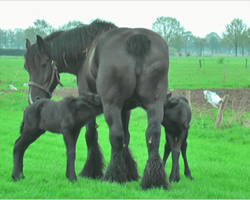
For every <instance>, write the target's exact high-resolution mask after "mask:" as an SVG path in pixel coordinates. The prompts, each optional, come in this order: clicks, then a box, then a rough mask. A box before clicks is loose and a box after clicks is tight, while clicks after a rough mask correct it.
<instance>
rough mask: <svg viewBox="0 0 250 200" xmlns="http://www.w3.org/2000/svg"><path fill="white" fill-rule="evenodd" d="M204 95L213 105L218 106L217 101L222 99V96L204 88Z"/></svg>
mask: <svg viewBox="0 0 250 200" xmlns="http://www.w3.org/2000/svg"><path fill="white" fill-rule="evenodd" d="M203 93H204V97H205V99H206V100H207V101H208V102H209V103H211V104H212V105H213V107H215V108H218V106H219V103H220V102H221V101H222V98H220V97H219V96H218V95H217V94H216V93H215V92H211V91H208V90H204V91H203Z"/></svg>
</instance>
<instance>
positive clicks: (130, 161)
mask: <svg viewBox="0 0 250 200" xmlns="http://www.w3.org/2000/svg"><path fill="white" fill-rule="evenodd" d="M130 114H131V111H122V125H123V130H124V145H123V151H122V157H123V160H124V162H125V165H126V170H127V180H128V181H133V180H138V178H139V175H138V171H137V163H136V162H135V160H134V158H133V156H132V155H131V152H130V149H129V148H128V146H129V141H130V134H129V130H128V126H129V118H130Z"/></svg>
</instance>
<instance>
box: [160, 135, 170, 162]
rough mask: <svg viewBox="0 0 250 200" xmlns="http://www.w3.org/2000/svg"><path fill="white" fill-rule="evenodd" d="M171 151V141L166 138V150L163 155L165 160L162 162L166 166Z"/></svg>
mask: <svg viewBox="0 0 250 200" xmlns="http://www.w3.org/2000/svg"><path fill="white" fill-rule="evenodd" d="M170 151H171V149H170V144H169V142H168V140H167V138H166V144H165V151H164V156H163V161H162V163H163V164H164V166H165V165H166V161H167V159H168V156H169V154H170Z"/></svg>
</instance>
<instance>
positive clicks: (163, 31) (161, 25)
mask: <svg viewBox="0 0 250 200" xmlns="http://www.w3.org/2000/svg"><path fill="white" fill-rule="evenodd" d="M152 30H153V31H155V32H156V33H158V34H160V35H161V36H162V37H163V39H164V40H165V41H166V42H167V44H168V46H171V45H172V42H173V40H174V39H175V38H177V37H179V36H180V35H182V34H183V32H184V28H183V27H182V26H181V25H180V22H179V21H178V20H177V19H175V18H171V17H163V16H161V17H158V18H157V19H156V22H154V23H153V26H152Z"/></svg>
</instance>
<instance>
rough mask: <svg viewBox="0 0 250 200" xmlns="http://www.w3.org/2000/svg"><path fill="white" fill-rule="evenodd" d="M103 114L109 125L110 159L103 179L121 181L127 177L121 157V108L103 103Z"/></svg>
mask: <svg viewBox="0 0 250 200" xmlns="http://www.w3.org/2000/svg"><path fill="white" fill-rule="evenodd" d="M104 116H105V120H106V122H107V124H108V126H109V140H110V144H111V159H110V164H109V166H108V167H107V170H106V173H105V175H104V177H103V180H105V181H111V182H113V181H115V182H119V183H123V182H125V181H126V179H127V172H126V165H125V163H124V160H123V157H122V152H123V144H124V131H123V126H122V120H121V109H120V108H118V107H116V106H112V105H104Z"/></svg>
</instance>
